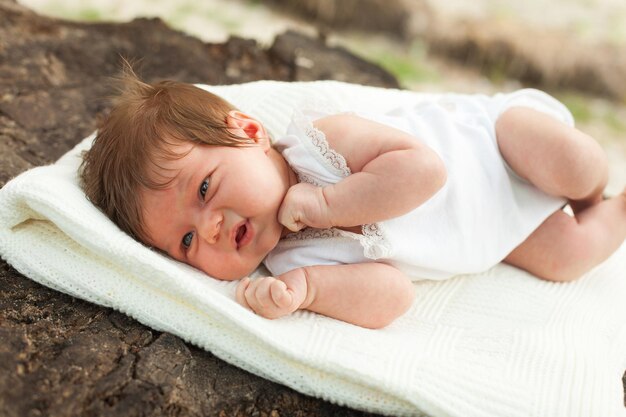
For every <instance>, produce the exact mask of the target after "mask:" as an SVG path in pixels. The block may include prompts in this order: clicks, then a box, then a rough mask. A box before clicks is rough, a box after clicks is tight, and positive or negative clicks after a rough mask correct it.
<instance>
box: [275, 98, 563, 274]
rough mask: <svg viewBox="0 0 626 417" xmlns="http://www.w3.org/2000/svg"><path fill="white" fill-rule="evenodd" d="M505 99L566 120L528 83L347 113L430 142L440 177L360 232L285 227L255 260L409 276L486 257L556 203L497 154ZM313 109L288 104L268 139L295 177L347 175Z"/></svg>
mask: <svg viewBox="0 0 626 417" xmlns="http://www.w3.org/2000/svg"><path fill="white" fill-rule="evenodd" d="M513 106H526V107H531V108H534V109H536V110H540V111H543V112H545V113H547V114H550V115H552V116H554V117H556V118H557V119H559V120H561V121H563V122H565V123H567V124H568V125H570V126H573V124H574V120H573V118H572V115H571V113H570V112H569V111H568V110H567V108H566V107H565V106H564V105H563V104H561V103H560V102H558V101H557V100H556V99H554V98H552V97H551V96H549V95H547V94H546V93H543V92H541V91H538V90H533V89H524V90H519V91H516V92H514V93H510V94H498V95H496V96H493V97H488V96H484V95H460V94H448V95H444V96H443V97H442V98H441V99H438V100H437V101H434V102H428V103H421V104H419V105H417V106H410V107H409V106H405V107H398V108H396V109H394V110H392V111H391V112H389V113H387V114H364V113H357V114H358V115H359V116H361V117H365V118H367V119H371V120H374V121H376V122H379V123H383V124H386V125H389V126H393V127H395V128H397V129H400V130H403V131H405V132H408V133H410V134H412V135H413V136H414V137H415V138H416V140H421V141H422V142H423V143H425V144H426V145H427V146H429V147H430V148H432V149H433V150H434V151H435V152H436V153H437V154H438V155H439V156H440V157H441V159H442V160H443V161H444V164H445V166H446V169H447V182H446V184H445V185H444V187H443V188H442V189H441V190H439V191H438V192H437V194H435V195H434V196H433V197H432V198H430V199H429V200H427V201H426V202H425V203H423V204H422V205H421V206H419V207H417V208H416V209H414V210H412V211H411V212H409V213H407V214H405V215H402V216H400V217H396V218H393V219H390V220H385V221H382V222H378V223H373V224H366V225H363V227H362V233H363V234H357V233H352V232H348V231H344V230H339V229H336V228H331V229H324V230H321V229H312V228H306V229H304V230H301V231H300V232H297V233H291V234H289V235H287V236H286V237H285V238H283V239H281V241H280V242H279V243H278V245H277V246H276V248H274V249H273V250H272V251H271V252H270V253H269V254H268V255H267V257H266V258H265V260H264V264H265V266H266V267H267V268H268V269H269V271H270V272H271V273H272V274H273V275H279V274H282V273H284V272H287V271H289V270H291V269H294V268H298V267H302V266H308V265H336V264H349V263H362V262H373V261H376V262H384V263H387V264H390V265H393V266H395V267H397V268H398V269H400V270H401V271H403V272H405V273H406V274H407V275H408V276H409V277H410V278H411V279H412V280H420V279H434V280H442V279H446V278H449V277H451V276H454V275H457V274H465V273H477V272H482V271H485V270H487V269H489V268H491V267H492V266H494V265H496V264H497V263H499V262H500V261H502V260H503V259H504V258H505V257H506V256H507V255H508V254H509V253H510V252H511V251H512V250H513V249H514V248H515V247H516V246H518V245H519V244H520V243H522V242H523V241H524V240H525V239H526V238H527V237H528V236H529V235H530V234H531V233H532V232H533V231H534V230H535V229H536V228H537V227H538V226H539V225H540V224H541V223H542V222H543V221H544V220H545V219H546V218H547V217H548V216H550V215H551V214H552V213H554V212H555V211H556V210H559V209H561V208H562V207H563V206H564V205H565V204H566V200H565V199H563V198H558V197H554V196H551V195H548V194H546V193H544V192H542V191H540V190H539V189H537V188H535V187H534V186H532V185H530V184H529V183H528V182H527V181H525V180H524V179H522V178H520V177H518V176H517V175H516V174H515V173H514V172H513V171H512V169H511V168H510V167H509V166H508V165H507V164H506V162H505V161H504V159H503V158H502V155H501V154H500V152H499V150H498V146H497V142H496V135H495V128H494V126H495V121H496V119H497V118H498V116H499V115H500V114H501V113H502V112H503V111H504V110H506V109H508V108H510V107H513ZM323 116H326V114H325V113H322V112H316V111H305V110H303V111H300V110H296V111H295V112H294V116H293V118H292V120H291V123H290V125H289V127H288V129H287V134H286V135H284V136H283V137H281V138H279V139H278V140H277V141H276V142H275V147H276V149H278V150H279V151H280V152H281V153H282V155H283V157H284V158H285V159H286V160H287V162H288V163H289V165H290V166H291V168H292V169H293V170H294V171H295V172H296V174H297V175H298V180H299V181H300V182H308V183H311V184H314V185H317V186H324V185H328V184H334V183H336V182H338V181H341V179H343V178H344V177H346V176H348V175H350V169H349V168H348V166H347V164H346V161H345V159H344V157H343V156H342V155H340V154H338V153H337V152H335V151H334V150H333V149H330V148H329V145H328V143H327V141H326V138H325V136H324V134H323V133H322V132H321V131H319V130H317V129H316V128H315V127H314V126H313V124H312V122H313V121H314V120H316V119H317V118H320V117H323Z"/></svg>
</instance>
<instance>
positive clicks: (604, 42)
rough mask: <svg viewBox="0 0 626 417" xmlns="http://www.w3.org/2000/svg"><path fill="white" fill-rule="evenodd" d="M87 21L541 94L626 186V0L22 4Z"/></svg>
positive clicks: (416, 81) (403, 76)
mask: <svg viewBox="0 0 626 417" xmlns="http://www.w3.org/2000/svg"><path fill="white" fill-rule="evenodd" d="M18 2H19V3H21V4H23V5H25V6H28V7H30V8H32V9H34V10H35V11H37V12H38V13H40V14H45V15H49V16H54V17H59V18H63V19H70V20H79V21H91V22H96V21H129V20H132V19H134V18H136V17H159V18H161V19H162V20H163V21H165V22H166V23H167V24H168V25H170V26H171V27H173V28H175V29H178V30H180V31H183V32H185V33H187V34H189V35H192V36H195V37H197V38H200V39H202V40H203V41H205V42H210V43H220V42H224V41H225V40H226V39H228V38H229V37H230V36H239V37H243V38H250V39H255V40H256V41H257V42H258V43H260V44H261V45H267V46H269V45H271V43H272V41H273V39H274V37H275V35H277V34H280V33H283V32H284V31H286V30H288V29H295V30H298V31H300V32H303V33H306V34H309V35H311V36H319V37H322V38H323V39H325V41H326V43H327V44H328V45H330V46H341V47H344V48H346V49H348V50H350V51H351V52H352V53H354V54H356V55H359V56H361V57H363V58H365V59H367V60H370V61H372V62H375V63H377V64H379V65H380V66H382V67H384V68H385V69H387V70H388V71H390V72H391V73H392V74H394V75H395V76H396V77H397V79H398V80H399V82H400V84H401V85H402V87H403V88H407V89H411V90H415V91H429V92H433V91H435V92H447V91H454V92H462V93H484V94H493V93H495V92H498V91H512V90H514V89H517V88H521V87H536V88H540V89H543V90H545V91H547V92H549V93H550V94H552V95H554V96H555V97H557V98H558V99H559V100H561V101H562V102H563V103H565V104H566V105H567V106H568V108H569V109H570V110H571V111H572V113H573V114H574V116H575V117H576V121H577V126H578V127H579V128H581V129H582V130H584V131H586V132H587V133H589V134H591V135H592V136H594V137H595V138H596V139H597V140H598V141H599V142H600V143H601V145H602V146H603V147H604V149H605V150H606V151H607V154H608V155H609V158H610V169H611V173H610V176H611V178H610V183H609V187H608V190H607V191H608V193H610V194H616V193H619V192H620V191H621V190H622V189H623V188H624V187H625V186H626V1H624V0H552V1H550V2H545V1H544V0H524V1H519V0H472V1H467V0H446V1H443V2H442V1H435V0H300V1H296V0H203V1H198V0H150V1H148V0H135V1H132V2H131V1H127V0H18Z"/></svg>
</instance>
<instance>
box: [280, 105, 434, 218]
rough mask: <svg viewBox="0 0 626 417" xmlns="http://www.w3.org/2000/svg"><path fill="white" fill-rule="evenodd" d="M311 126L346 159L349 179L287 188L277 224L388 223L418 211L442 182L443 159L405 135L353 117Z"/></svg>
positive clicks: (337, 117)
mask: <svg viewBox="0 0 626 417" xmlns="http://www.w3.org/2000/svg"><path fill="white" fill-rule="evenodd" d="M314 124H315V126H316V127H317V128H318V129H319V130H321V131H322V132H323V133H324V135H325V136H326V140H327V141H328V144H329V145H330V147H331V148H332V149H334V150H336V151H337V152H339V153H340V154H341V155H343V156H344V158H345V159H346V162H347V164H348V167H349V168H350V170H351V171H352V175H350V176H348V177H346V178H345V179H343V180H341V181H339V182H338V183H336V184H332V185H329V186H326V187H324V188H317V187H312V186H310V185H307V184H297V185H295V186H293V187H291V188H290V189H289V191H288V193H287V195H286V197H285V200H284V202H283V207H281V211H280V212H279V221H280V222H281V223H282V224H284V225H285V226H287V227H288V228H289V229H291V230H299V229H302V228H303V227H304V226H311V227H316V228H328V227H332V226H339V227H341V226H358V225H362V224H367V223H374V222H377V221H381V220H387V219H390V218H393V217H397V216H400V215H402V214H405V213H407V212H409V211H411V210H412V209H414V208H416V207H418V206H419V205H421V204H422V203H424V202H425V201H426V200H428V199H429V198H430V197H432V196H433V195H434V194H435V193H436V192H437V191H438V190H439V189H441V187H443V185H444V184H445V181H446V168H445V166H444V163H443V161H442V160H441V158H440V157H439V156H438V155H437V154H436V153H435V152H434V151H433V150H432V149H430V148H429V147H428V146H426V145H424V144H423V143H422V142H421V141H419V140H418V139H416V138H415V137H413V136H411V135H409V134H408V133H406V132H403V131H401V130H398V129H395V128H392V127H390V126H387V125H383V124H380V123H376V122H373V121H371V120H367V119H363V118H361V117H358V116H355V115H351V114H338V115H333V116H328V117H324V118H322V119H319V120H317V121H315V123H314ZM309 194H313V195H309ZM306 195H308V197H307V196H306Z"/></svg>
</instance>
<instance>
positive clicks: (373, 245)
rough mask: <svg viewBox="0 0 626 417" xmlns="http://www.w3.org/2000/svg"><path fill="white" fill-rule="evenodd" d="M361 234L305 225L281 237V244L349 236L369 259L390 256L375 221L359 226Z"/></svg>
mask: <svg viewBox="0 0 626 417" xmlns="http://www.w3.org/2000/svg"><path fill="white" fill-rule="evenodd" d="M361 230H362V232H363V234H362V235H360V234H358V233H352V232H348V231H346V230H341V229H336V228H331V229H313V228H311V227H307V228H306V229H303V230H301V231H299V232H295V233H289V234H288V235H287V236H285V237H284V238H282V239H281V244H289V243H297V242H301V241H303V240H315V239H333V238H342V237H344V238H350V239H354V240H358V241H359V243H360V244H361V246H362V247H363V255H364V256H365V257H366V258H369V259H380V258H390V257H391V254H392V250H391V245H390V244H389V242H388V241H387V239H385V235H384V232H383V231H382V230H381V228H380V226H379V225H378V224H376V223H371V224H364V225H363V226H362V227H361Z"/></svg>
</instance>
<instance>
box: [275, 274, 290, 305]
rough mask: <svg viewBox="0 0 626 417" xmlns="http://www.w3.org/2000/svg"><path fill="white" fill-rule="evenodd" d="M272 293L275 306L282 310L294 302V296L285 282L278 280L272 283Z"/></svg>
mask: <svg viewBox="0 0 626 417" xmlns="http://www.w3.org/2000/svg"><path fill="white" fill-rule="evenodd" d="M270 293H271V295H272V300H273V301H274V304H276V305H277V306H278V307H280V308H287V307H289V306H290V305H291V303H292V302H293V296H292V295H291V293H290V292H289V290H288V289H287V284H285V283H284V282H283V281H280V280H276V281H274V282H273V283H272V286H271V287H270Z"/></svg>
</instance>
